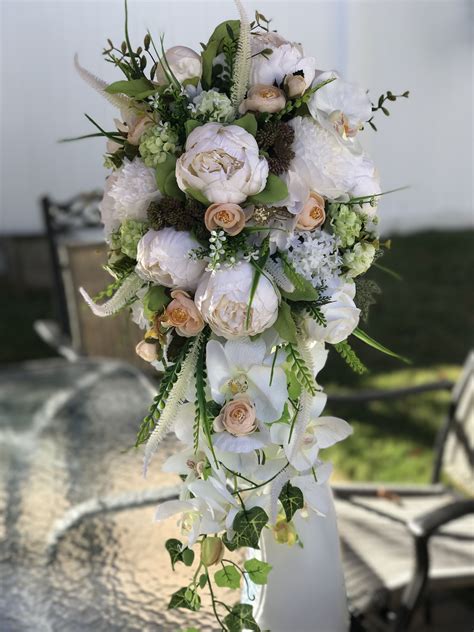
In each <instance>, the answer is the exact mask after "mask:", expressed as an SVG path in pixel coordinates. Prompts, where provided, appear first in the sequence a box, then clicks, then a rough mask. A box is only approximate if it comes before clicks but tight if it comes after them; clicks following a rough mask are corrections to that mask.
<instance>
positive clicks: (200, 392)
mask: <svg viewBox="0 0 474 632" xmlns="http://www.w3.org/2000/svg"><path fill="white" fill-rule="evenodd" d="M210 333H211V330H210V329H209V327H206V329H205V330H204V331H203V332H202V334H201V338H200V342H199V349H198V355H197V362H196V372H195V374H194V378H195V380H196V415H195V418H194V432H193V436H194V451H195V452H197V451H198V449H199V430H200V429H201V430H202V431H203V433H204V435H205V436H206V438H207V442H208V445H209V449H210V450H211V452H212V456H213V458H214V461H215V464H216V466H217V467H219V465H218V463H217V458H216V455H215V453H214V447H213V444H212V435H211V426H212V422H211V420H210V419H209V416H208V406H207V401H206V378H207V368H206V344H207V341H208V340H209V336H210Z"/></svg>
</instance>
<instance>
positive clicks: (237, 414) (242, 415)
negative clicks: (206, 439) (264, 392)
mask: <svg viewBox="0 0 474 632" xmlns="http://www.w3.org/2000/svg"><path fill="white" fill-rule="evenodd" d="M256 429H257V421H256V415H255V406H254V405H253V404H252V402H251V401H250V400H249V398H248V397H246V396H245V395H242V396H240V397H236V398H235V399H233V400H231V401H230V402H228V403H227V404H226V405H225V406H224V407H223V408H222V410H221V413H220V415H219V416H218V417H216V419H215V420H214V430H216V432H223V431H224V430H227V432H229V433H230V434H232V435H234V437H243V436H245V435H248V434H251V433H252V432H255V430H256Z"/></svg>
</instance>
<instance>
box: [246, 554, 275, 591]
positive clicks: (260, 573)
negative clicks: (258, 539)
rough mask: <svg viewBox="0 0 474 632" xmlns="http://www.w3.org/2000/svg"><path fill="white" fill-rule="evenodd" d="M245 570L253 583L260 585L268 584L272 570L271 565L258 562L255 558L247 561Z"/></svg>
mask: <svg viewBox="0 0 474 632" xmlns="http://www.w3.org/2000/svg"><path fill="white" fill-rule="evenodd" d="M244 568H245V570H246V571H247V573H248V574H249V577H250V579H251V580H252V581H253V583H254V584H260V585H263V584H266V583H267V582H268V573H269V572H270V571H271V570H272V567H271V566H270V564H267V563H266V562H262V561H260V560H257V558H255V557H253V558H252V559H251V560H247V561H246V562H245V564H244Z"/></svg>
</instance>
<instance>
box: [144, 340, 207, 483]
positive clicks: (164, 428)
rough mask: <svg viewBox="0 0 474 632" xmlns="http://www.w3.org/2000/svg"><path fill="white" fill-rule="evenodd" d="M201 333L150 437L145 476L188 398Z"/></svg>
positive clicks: (146, 447)
mask: <svg viewBox="0 0 474 632" xmlns="http://www.w3.org/2000/svg"><path fill="white" fill-rule="evenodd" d="M200 339H201V335H199V336H198V337H197V338H196V340H195V341H194V343H193V346H192V349H191V351H190V352H189V353H188V355H187V356H186V359H185V360H184V361H183V364H182V367H181V371H180V372H179V374H178V377H177V379H176V382H175V383H174V385H173V388H172V389H171V391H170V393H169V395H168V399H167V400H166V404H165V407H164V409H163V412H162V413H161V417H160V418H159V420H158V423H157V425H156V427H155V429H154V430H153V432H152V433H151V435H150V437H149V438H148V441H147V444H146V446H145V455H144V459H143V476H146V473H147V470H148V466H149V464H150V461H151V459H152V457H153V455H154V454H155V452H156V451H157V449H158V446H159V445H160V443H161V442H162V441H163V439H164V438H165V437H166V435H167V434H168V433H169V432H170V431H171V430H172V428H173V425H174V422H175V421H176V416H177V414H178V411H179V408H180V406H181V404H182V403H183V401H184V400H185V398H186V393H187V391H188V387H189V383H190V381H191V380H192V379H193V375H194V372H195V370H196V362H197V356H198V353H199V346H200Z"/></svg>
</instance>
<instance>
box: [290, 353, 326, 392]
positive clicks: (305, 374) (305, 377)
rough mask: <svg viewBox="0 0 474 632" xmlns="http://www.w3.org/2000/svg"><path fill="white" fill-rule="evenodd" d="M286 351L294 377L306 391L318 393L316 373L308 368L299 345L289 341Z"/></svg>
mask: <svg viewBox="0 0 474 632" xmlns="http://www.w3.org/2000/svg"><path fill="white" fill-rule="evenodd" d="M286 352H287V359H288V363H289V365H290V370H291V372H292V374H293V375H294V377H295V378H296V379H297V380H298V382H299V383H300V384H301V386H302V387H303V388H304V390H305V391H306V392H308V393H310V394H311V395H316V393H317V392H318V388H317V386H316V381H315V379H314V375H313V374H312V372H311V371H310V369H309V368H308V366H307V364H306V362H305V361H304V359H303V358H302V357H301V354H300V352H299V351H298V347H297V345H294V344H292V343H291V342H289V343H288V344H287V345H286Z"/></svg>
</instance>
